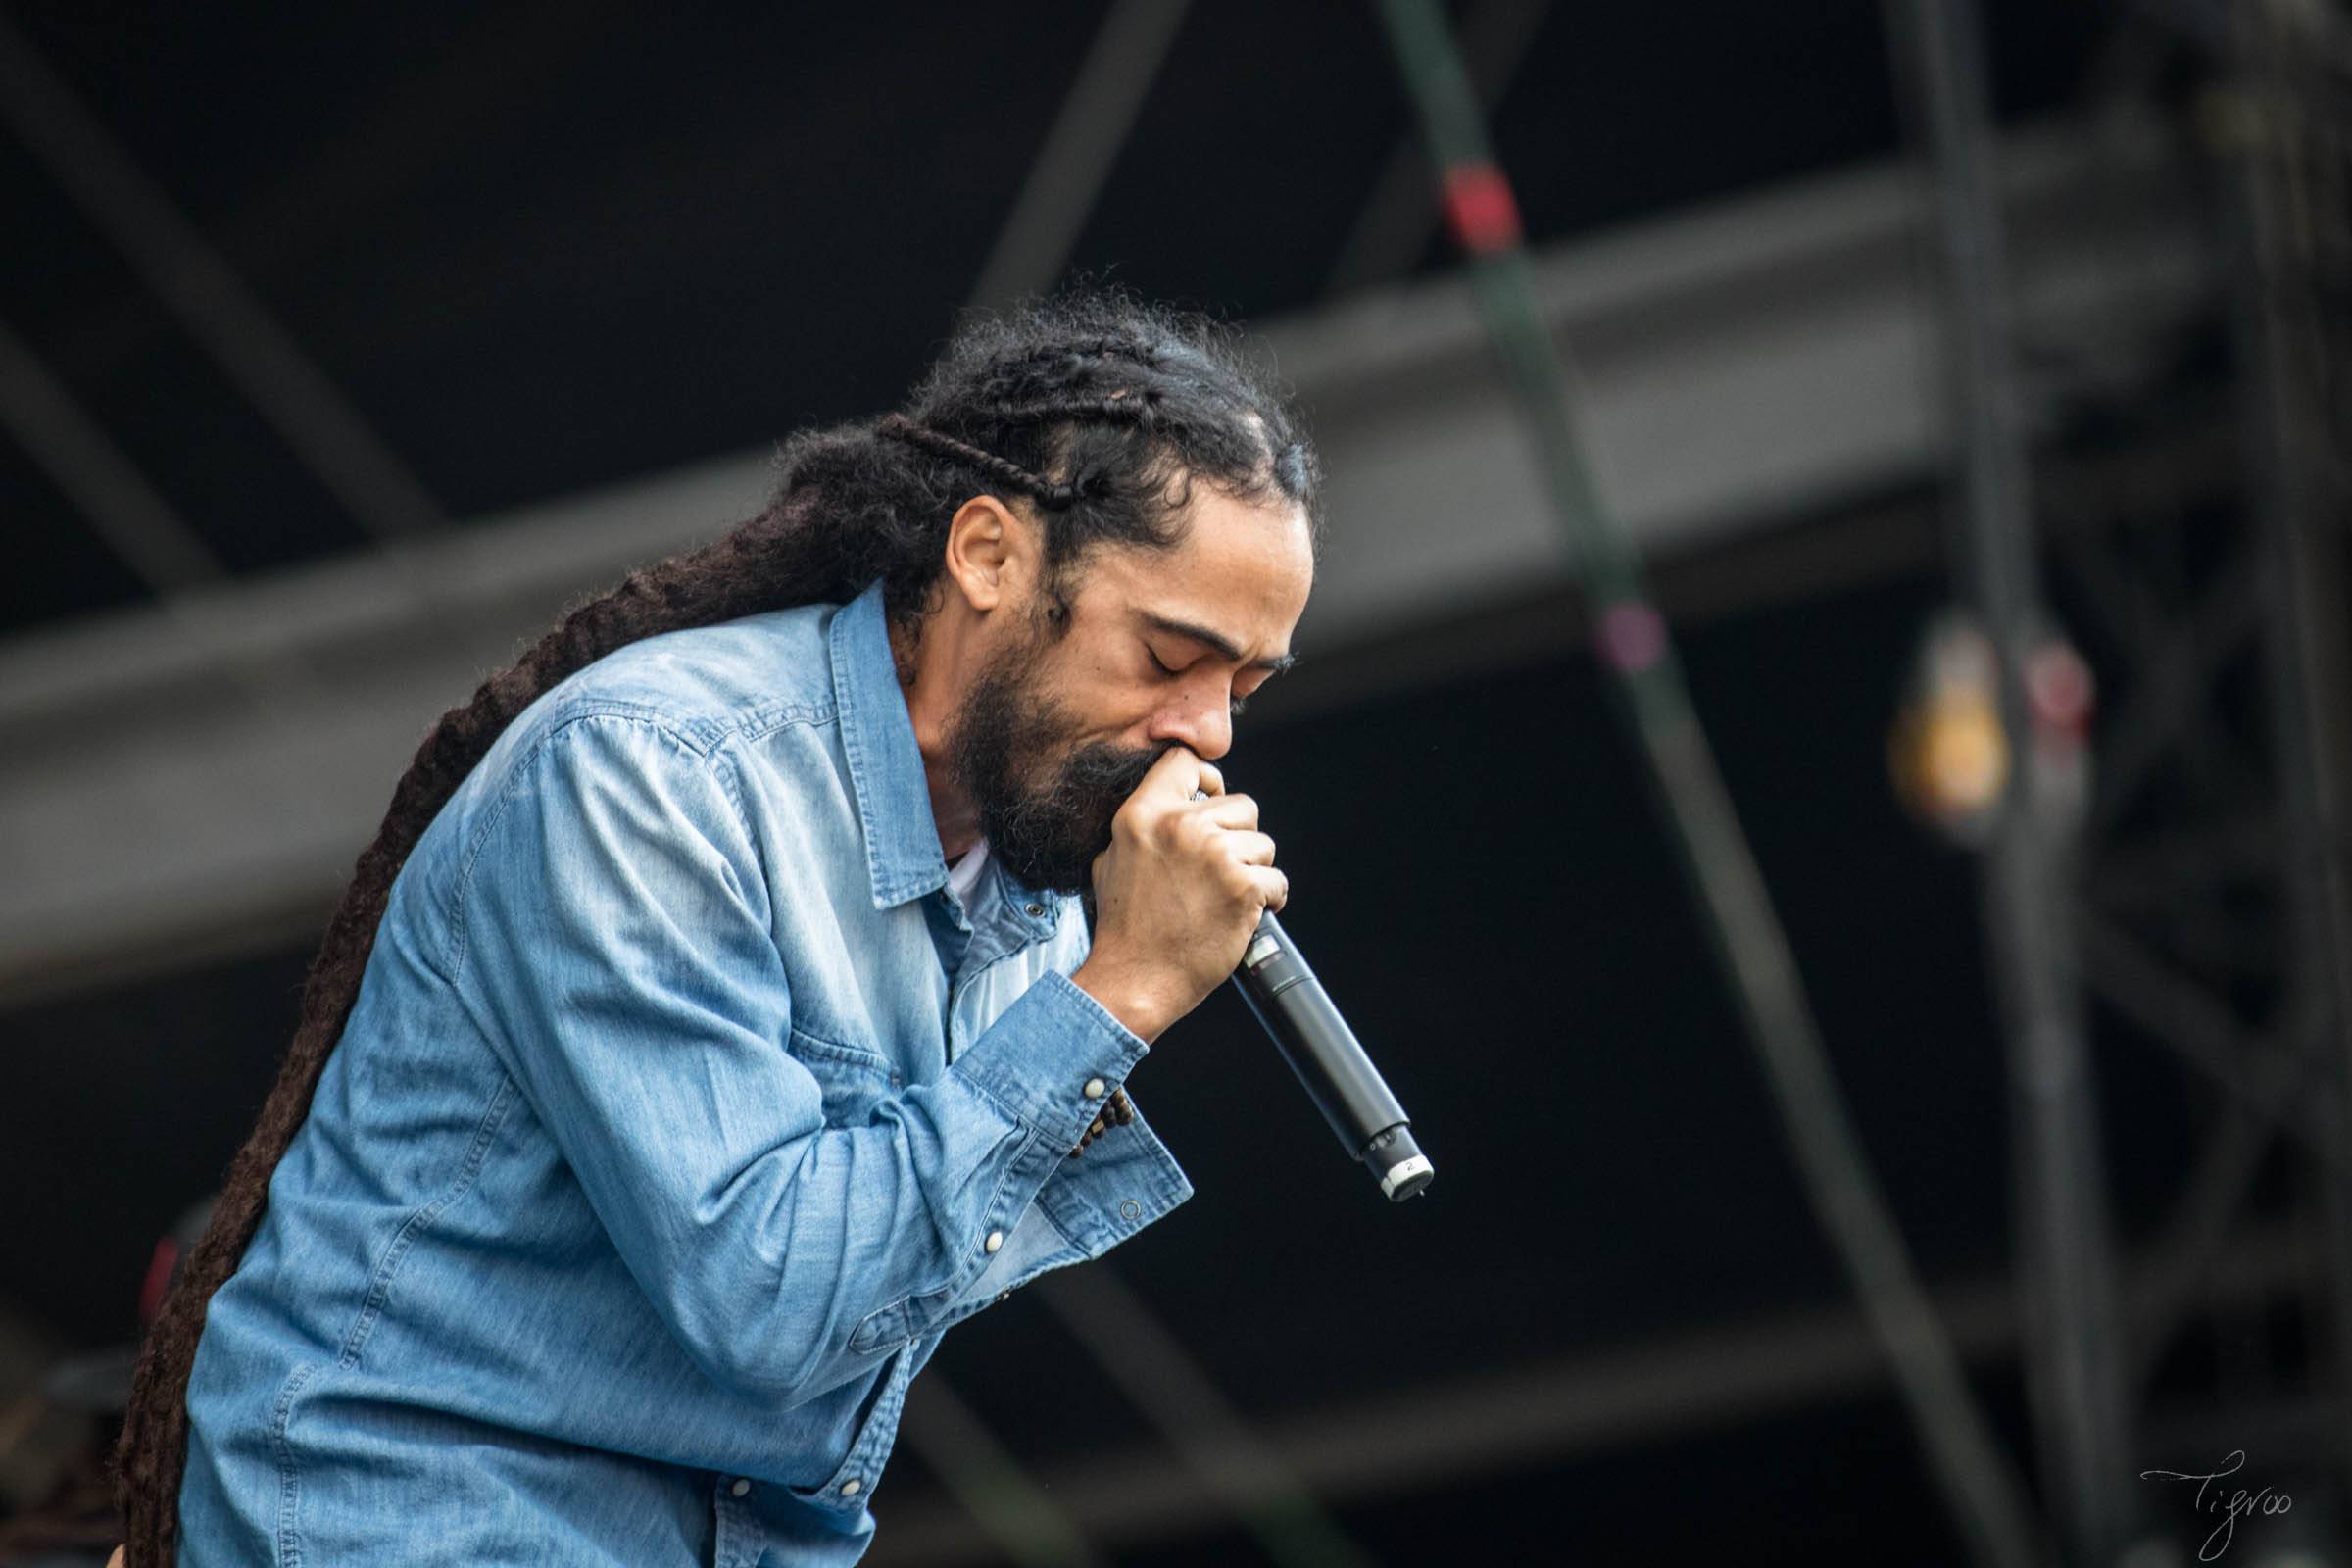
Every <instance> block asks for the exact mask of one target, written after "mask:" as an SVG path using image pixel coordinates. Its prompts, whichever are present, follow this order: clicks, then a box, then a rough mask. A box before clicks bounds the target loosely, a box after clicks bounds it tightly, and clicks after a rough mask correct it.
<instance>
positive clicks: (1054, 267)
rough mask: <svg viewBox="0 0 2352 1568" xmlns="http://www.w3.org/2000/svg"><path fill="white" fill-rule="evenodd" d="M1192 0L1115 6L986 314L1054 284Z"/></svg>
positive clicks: (1122, 0)
mask: <svg viewBox="0 0 2352 1568" xmlns="http://www.w3.org/2000/svg"><path fill="white" fill-rule="evenodd" d="M1190 9H1191V0H1114V4H1113V5H1112V6H1111V8H1110V11H1109V14H1108V15H1106V16H1105V17H1103V25H1102V26H1101V28H1099V29H1098V30H1097V31H1096V33H1095V41H1094V42H1093V43H1092V44H1091V45H1089V46H1088V48H1087V51H1086V59H1085V60H1084V61H1082V62H1080V64H1079V67H1078V74H1077V77H1076V78H1075V80H1074V81H1073V82H1072V84H1071V87H1070V92H1069V96H1068V97H1067V98H1065V99H1063V100H1062V105H1061V112H1060V113H1059V114H1057V115H1056V116H1054V124H1053V128H1051V129H1050V130H1048V131H1047V132H1046V139H1045V142H1044V144H1043V145H1042V146H1040V147H1039V149H1038V154H1037V159H1036V161H1035V162H1034V163H1032V164H1031V165H1030V166H1029V174H1028V177H1027V178H1026V179H1024V180H1023V181H1022V182H1021V193H1020V195H1019V196H1018V197H1016V198H1014V200H1013V204H1012V211H1011V212H1010V213H1009V214H1008V215H1006V217H1005V226H1004V227H1003V228H1002V229H1000V230H999V231H998V234H997V242H996V244H995V246H994V247H993V248H992V249H991V250H990V251H989V253H988V262H987V264H986V265H985V266H983V267H982V268H981V269H980V281H979V282H978V283H976V284H974V285H973V288H972V294H971V303H972V304H973V305H974V306H977V307H979V308H980V309H983V310H988V309H994V308H997V307H1000V306H1004V305H1007V304H1010V303H1011V302H1012V301H1014V300H1017V299H1019V298H1021V297H1022V296H1024V295H1028V294H1033V293H1037V292H1039V291H1042V290H1044V289H1047V288H1051V287H1052V286H1053V284H1054V279H1056V278H1058V277H1059V276H1060V275H1061V270H1062V269H1063V268H1064V267H1066V266H1068V265H1069V260H1070V252H1071V250H1072V249H1073V248H1075V247H1076V245H1077V243H1078V235H1079V231H1080V230H1081V229H1082V228H1084V227H1085V224H1086V220H1087V215H1088V214H1090V213H1092V212H1093V211H1094V207H1095V202H1096V199H1097V198H1098V197H1100V196H1101V195H1102V193H1103V184H1104V182H1105V181H1107V180H1108V179H1109V178H1110V171H1111V166H1112V165H1113V164H1114V163H1116V162H1117V160H1118V156H1119V150H1120V149H1121V148H1122V147H1124V146H1125V145H1126V144H1127V134H1128V132H1129V131H1131V130H1132V129H1134V128H1135V121H1136V117H1137V116H1138V115H1140V114H1142V113H1143V108H1144V100H1145V99H1146V98H1147V97H1149V96H1150V95H1151V92H1152V82H1153V81H1154V80H1155V79H1156V78H1157V77H1158V75H1159V68H1160V66H1161V65H1162V64H1163V63H1165V61H1166V60H1167V57H1168V50H1169V48H1170V46H1172V45H1173V44H1174V43H1175V41H1176V33H1177V30H1178V29H1179V28H1180V27H1182V26H1183V25H1184V18H1185V13H1186V12H1187V11H1189V10H1190Z"/></svg>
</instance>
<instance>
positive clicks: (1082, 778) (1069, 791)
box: [1005, 741, 1172, 854]
mask: <svg viewBox="0 0 2352 1568" xmlns="http://www.w3.org/2000/svg"><path fill="white" fill-rule="evenodd" d="M1170 744H1172V743H1168V742H1163V743H1161V744H1160V745H1157V746H1147V747H1143V748H1140V749H1138V750H1134V751H1130V750H1128V749H1127V748H1125V747H1120V746H1112V745H1110V744H1109V743H1108V742H1105V741H1096V742H1093V743H1091V744H1089V745H1086V746H1081V747H1080V748H1078V749H1077V750H1076V751H1074V752H1072V753H1071V754H1070V755H1069V757H1068V759H1067V760H1064V761H1063V763H1062V765H1061V766H1060V767H1059V768H1058V769H1056V770H1055V772H1054V781H1053V784H1052V786H1051V787H1050V788H1048V789H1045V790H1043V791H1040V792H1038V793H1037V794H1034V795H1025V796H1023V797H1021V798H1020V799H1019V800H1018V801H1017V802H1015V803H1010V805H1011V809H1009V810H1008V811H1007V812H1006V813H1005V817H1006V821H1005V826H1006V827H1008V828H1010V829H1011V830H1012V831H1013V832H1015V833H1016V834H1019V835H1021V836H1023V837H1032V836H1034V837H1054V836H1058V834H1059V833H1067V832H1068V831H1070V829H1071V828H1072V827H1074V826H1080V825H1083V826H1086V827H1090V828H1094V829H1095V830H1096V832H1097V834H1098V836H1100V837H1102V838H1103V841H1104V842H1103V844H1101V845H1098V846H1097V847H1096V852H1097V853H1098V854H1099V853H1101V851H1102V850H1103V849H1104V848H1107V847H1108V835H1109V831H1110V819H1111V817H1112V816H1113V815H1115V814H1116V813H1117V811H1118V809H1119V808H1120V807H1121V806H1122V805H1124V804H1126V800H1127V797H1128V796H1130V795H1133V794H1134V793H1135V791H1136V788H1137V786H1138V785H1140V784H1142V783H1143V781H1144V775H1146V774H1147V773H1149V772H1151V771H1152V766H1153V764H1155V763H1156V762H1158V760H1160V758H1162V757H1163V756H1165V755H1166V754H1167V751H1168V747H1169V745H1170Z"/></svg>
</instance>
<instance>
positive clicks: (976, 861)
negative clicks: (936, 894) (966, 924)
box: [948, 839, 988, 909]
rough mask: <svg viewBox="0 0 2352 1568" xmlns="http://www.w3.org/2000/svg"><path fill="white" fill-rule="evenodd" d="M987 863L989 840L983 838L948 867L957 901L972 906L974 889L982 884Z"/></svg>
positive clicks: (949, 880)
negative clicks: (982, 876) (983, 870)
mask: <svg viewBox="0 0 2352 1568" xmlns="http://www.w3.org/2000/svg"><path fill="white" fill-rule="evenodd" d="M987 864H988V840H986V839H982V840H980V841H979V842H978V843H977V844H974V845H973V846H972V847H971V848H970V849H968V850H966V851H964V852H963V858H962V859H960V860H957V861H956V863H955V864H954V865H951V866H949V867H948V886H949V887H950V888H953V889H954V890H955V893H956V903H958V904H960V905H962V906H963V907H965V908H967V909H968V908H970V907H972V889H973V888H975V887H978V886H979V885H980V872H981V870H982V869H983V868H984V867H986V866H987Z"/></svg>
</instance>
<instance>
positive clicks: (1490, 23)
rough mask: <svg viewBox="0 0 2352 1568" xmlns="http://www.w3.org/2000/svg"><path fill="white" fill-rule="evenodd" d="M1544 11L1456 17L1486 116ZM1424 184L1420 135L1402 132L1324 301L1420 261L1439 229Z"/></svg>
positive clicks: (1471, 12)
mask: <svg viewBox="0 0 2352 1568" xmlns="http://www.w3.org/2000/svg"><path fill="white" fill-rule="evenodd" d="M1550 11H1551V0H1482V3H1479V4H1476V5H1473V6H1471V7H1470V8H1469V9H1468V10H1467V11H1465V12H1464V13H1463V16H1462V59H1463V62H1464V64H1465V65H1466V66H1467V68H1468V69H1469V72H1470V81H1471V84H1472V85H1473V86H1475V87H1476V88H1477V89H1478V96H1479V101H1480V102H1481V103H1482V104H1484V105H1486V106H1487V107H1488V108H1489V109H1490V110H1491V109H1493V108H1494V107H1495V105H1496V104H1498V103H1500V102H1501V101H1502V97H1503V94H1505V93H1506V92H1508V91H1509V90H1510V86H1511V81H1512V79H1513V78H1514V77H1516V76H1517V75H1518V74H1519V68H1520V67H1521V66H1522V65H1524V64H1525V63H1526V61H1527V56H1528V52H1529V51H1530V50H1531V49H1533V48H1534V47H1535V42H1536V34H1537V33H1539V32H1540V31H1542V30H1543V26H1544V18H1545V16H1547V15H1548V14H1549V13H1550ZM1430 185H1431V181H1430V177H1429V154H1428V152H1427V151H1426V150H1425V149H1424V148H1423V146H1422V142H1421V138H1420V136H1419V135H1417V134H1415V133H1413V132H1411V131H1407V132H1406V133H1405V134H1404V135H1403V136H1401V137H1399V138H1398V139H1397V146H1396V148H1395V149H1394V150H1393V151H1391V152H1390V154H1389V161H1388V163H1387V164H1386V165H1384V166H1383V167H1382V169H1381V172H1380V177H1379V178H1378V179H1377V180H1376V181H1375V182H1374V183H1373V186H1372V194H1371V196H1370V197H1368V198H1367V199H1366V200H1365V202H1364V205H1363V208H1362V210H1361V211H1359V212H1358V213H1357V214H1356V217H1355V223H1354V226H1353V227H1351V228H1349V229H1348V237H1347V238H1346V239H1344V240H1342V241H1341V242H1340V249H1339V254H1338V257H1337V259H1336V260H1335V261H1333V263H1332V266H1331V271H1330V272H1329V273H1328V274H1326V275H1325V277H1324V279H1323V292H1324V293H1325V294H1326V295H1331V294H1342V293H1346V292H1347V291H1348V290H1350V289H1357V288H1363V287H1365V286H1367V285H1369V284H1373V283H1380V282H1385V281H1386V280H1388V279H1390V278H1392V277H1397V276H1400V275H1402V274H1403V273H1404V272H1406V271H1408V270H1410V269H1411V268H1412V265H1413V264H1414V263H1415V262H1416V261H1418V260H1420V258H1421V255H1422V253H1423V252H1424V251H1426V250H1427V249H1428V248H1429V242H1430V241H1431V240H1432V239H1434V238H1436V237H1437V234H1438V231H1439V229H1440V227H1441V226H1442V224H1441V221H1440V214H1439V211H1438V204H1437V203H1436V202H1435V201H1433V200H1432V199H1431V198H1430Z"/></svg>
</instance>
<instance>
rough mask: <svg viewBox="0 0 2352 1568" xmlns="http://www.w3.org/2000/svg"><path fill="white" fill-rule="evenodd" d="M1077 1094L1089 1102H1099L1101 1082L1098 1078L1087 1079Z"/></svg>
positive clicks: (1101, 1093) (1101, 1089)
mask: <svg viewBox="0 0 2352 1568" xmlns="http://www.w3.org/2000/svg"><path fill="white" fill-rule="evenodd" d="M1079 1093H1081V1094H1083V1095H1085V1096H1086V1098H1087V1099H1089V1100H1101V1099H1102V1098H1103V1080H1102V1079H1100V1078H1089V1079H1088V1080H1087V1081H1086V1087H1085V1088H1084V1089H1083V1090H1081V1091H1079Z"/></svg>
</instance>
